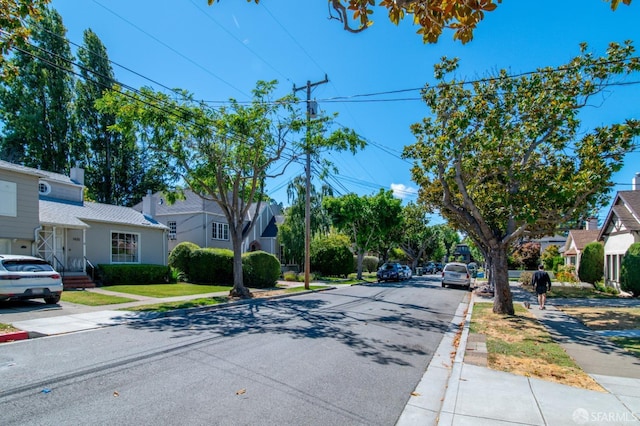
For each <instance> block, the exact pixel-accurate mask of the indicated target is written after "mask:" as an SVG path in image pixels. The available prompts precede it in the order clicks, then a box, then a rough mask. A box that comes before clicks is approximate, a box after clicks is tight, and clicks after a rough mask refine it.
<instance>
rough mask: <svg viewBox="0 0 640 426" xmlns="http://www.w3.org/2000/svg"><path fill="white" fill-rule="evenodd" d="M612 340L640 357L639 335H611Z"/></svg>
mask: <svg viewBox="0 0 640 426" xmlns="http://www.w3.org/2000/svg"><path fill="white" fill-rule="evenodd" d="M611 341H612V342H613V343H615V344H616V345H618V346H620V347H621V348H624V349H626V350H627V351H629V352H631V353H632V354H633V355H635V356H637V357H638V358H640V338H637V337H611Z"/></svg>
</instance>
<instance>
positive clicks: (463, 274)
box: [442, 262, 471, 289]
mask: <svg viewBox="0 0 640 426" xmlns="http://www.w3.org/2000/svg"><path fill="white" fill-rule="evenodd" d="M448 285H455V286H459V287H466V288H467V289H470V288H471V274H470V273H469V269H468V268H467V265H466V264H464V263H459V262H451V263H447V264H446V265H444V268H443V269H442V287H445V286H448Z"/></svg>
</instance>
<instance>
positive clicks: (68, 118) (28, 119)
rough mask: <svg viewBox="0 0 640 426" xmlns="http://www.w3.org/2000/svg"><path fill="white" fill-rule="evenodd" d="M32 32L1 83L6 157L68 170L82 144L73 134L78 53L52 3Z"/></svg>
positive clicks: (9, 159)
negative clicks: (74, 53)
mask: <svg viewBox="0 0 640 426" xmlns="http://www.w3.org/2000/svg"><path fill="white" fill-rule="evenodd" d="M29 28H30V31H31V37H30V39H29V40H28V43H25V45H24V46H23V47H20V46H18V47H17V49H16V51H15V53H14V54H13V56H12V57H11V59H10V60H9V63H10V64H11V65H12V66H14V67H15V69H16V70H17V71H16V73H15V74H9V75H8V76H7V77H6V78H5V79H4V81H3V82H2V85H1V86H0V118H1V121H2V123H3V128H2V158H4V159H6V160H8V161H12V162H15V163H20V164H23V165H26V166H29V167H34V168H38V169H43V170H49V171H53V172H58V173H67V172H68V170H69V168H70V166H71V162H72V160H73V159H75V158H77V155H78V151H79V147H78V145H77V144H75V141H74V138H73V131H74V130H73V121H72V118H73V117H72V114H71V111H72V110H73V99H74V91H73V72H72V71H73V70H72V65H71V64H72V63H73V57H72V55H71V49H70V47H69V42H68V40H67V39H66V31H67V30H66V28H65V27H64V25H63V23H62V17H61V16H60V15H59V14H58V12H56V11H55V10H53V9H44V10H42V11H41V19H40V20H39V21H37V22H35V21H33V20H31V21H30V22H29Z"/></svg>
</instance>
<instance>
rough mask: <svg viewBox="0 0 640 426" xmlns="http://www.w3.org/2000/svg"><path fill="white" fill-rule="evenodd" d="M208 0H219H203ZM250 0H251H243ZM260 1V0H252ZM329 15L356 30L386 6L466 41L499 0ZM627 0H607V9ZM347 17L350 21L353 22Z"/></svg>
mask: <svg viewBox="0 0 640 426" xmlns="http://www.w3.org/2000/svg"><path fill="white" fill-rule="evenodd" d="M207 1H208V2H209V4H210V5H211V4H213V3H216V2H219V1H220V0H207ZM247 1H248V2H251V0H247ZM253 1H255V3H260V0H253ZM328 1H329V7H330V9H329V16H330V18H331V19H336V20H338V21H339V22H340V23H341V24H342V25H343V27H344V29H345V30H346V31H349V32H352V33H358V32H361V31H364V30H366V29H367V28H369V27H370V26H371V25H373V20H372V19H371V18H372V15H373V13H374V10H375V8H376V7H379V8H382V9H386V12H387V14H388V17H389V20H390V21H391V22H393V23H394V24H399V23H400V21H402V20H403V19H410V20H411V21H413V23H414V24H415V25H416V26H417V27H418V30H417V31H416V32H417V34H419V35H420V36H422V40H423V41H424V42H425V43H436V42H437V41H438V39H439V38H440V35H442V32H443V31H444V30H451V31H453V39H454V40H460V41H461V42H462V43H467V42H468V41H471V40H472V39H473V31H474V30H475V29H476V27H477V25H478V24H479V23H480V21H482V20H483V19H484V14H485V13H486V12H491V11H493V10H495V9H496V7H497V5H498V4H499V3H502V0H381V1H380V2H379V3H378V4H377V5H376V3H375V1H374V0H328ZM620 3H624V4H626V5H629V4H631V0H611V9H613V10H615V9H616V8H617V7H618V5H619V4H620ZM351 21H354V22H355V24H353V23H352V22H351Z"/></svg>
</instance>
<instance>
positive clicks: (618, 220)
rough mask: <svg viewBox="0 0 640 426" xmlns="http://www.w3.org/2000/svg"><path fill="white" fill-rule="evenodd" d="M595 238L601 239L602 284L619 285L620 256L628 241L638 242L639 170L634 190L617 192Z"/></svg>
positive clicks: (627, 246)
mask: <svg viewBox="0 0 640 426" xmlns="http://www.w3.org/2000/svg"><path fill="white" fill-rule="evenodd" d="M598 239H599V240H600V241H603V243H604V278H605V284H606V285H609V286H613V287H616V288H618V289H619V288H620V267H621V266H622V259H623V258H624V255H625V253H626V252H627V250H628V249H629V247H630V246H631V244H634V243H640V173H637V174H636V176H635V178H634V182H633V190H631V191H618V193H617V194H616V196H615V198H614V200H613V204H612V205H611V209H610V210H609V213H608V214H607V218H606V220H605V221H604V224H603V226H602V229H601V230H600V234H599V235H598Z"/></svg>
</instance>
